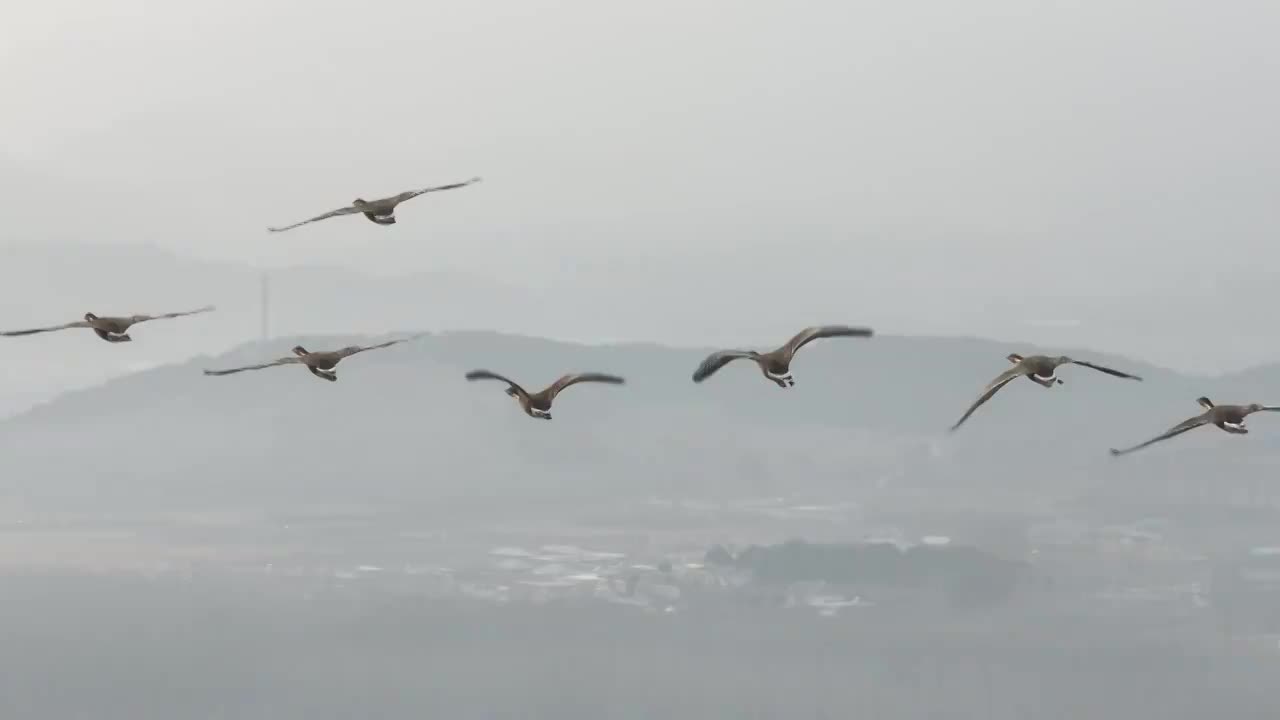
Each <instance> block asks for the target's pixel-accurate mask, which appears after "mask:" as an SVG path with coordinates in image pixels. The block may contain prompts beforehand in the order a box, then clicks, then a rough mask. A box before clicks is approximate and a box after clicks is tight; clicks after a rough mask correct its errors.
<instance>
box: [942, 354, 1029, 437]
mask: <svg viewBox="0 0 1280 720" xmlns="http://www.w3.org/2000/svg"><path fill="white" fill-rule="evenodd" d="M1025 374H1027V373H1026V370H1024V369H1023V368H1022V364H1021V363H1019V364H1017V365H1014V366H1013V367H1011V368H1009V369H1008V370H1005V371H1004V372H1002V373H1000V374H999V375H997V376H996V379H995V380H992V381H991V383H990V384H988V385H987V387H986V388H984V389H983V391H982V396H981V397H979V398H978V399H977V401H976V402H974V403H973V404H972V405H970V406H969V409H968V410H965V411H964V415H961V416H960V419H959V420H957V421H956V424H955V425H952V426H951V431H952V432H955V431H956V429H957V428H959V427H960V426H961V425H963V424H964V421H965V420H968V419H969V416H970V415H972V414H973V411H974V410H977V409H978V408H980V407H982V404H983V403H985V402H986V401H988V400H990V399H991V398H992V397H993V396H994V395H995V394H996V393H998V392H1000V388H1002V387H1004V386H1005V385H1008V384H1009V383H1011V382H1013V381H1014V380H1017V379H1018V378H1020V377H1022V376H1023V375H1025Z"/></svg>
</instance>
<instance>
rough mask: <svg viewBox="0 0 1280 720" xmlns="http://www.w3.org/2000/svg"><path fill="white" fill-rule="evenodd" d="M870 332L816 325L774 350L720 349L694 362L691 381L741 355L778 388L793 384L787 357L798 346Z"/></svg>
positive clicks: (703, 377) (789, 356) (794, 351)
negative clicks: (694, 367)
mask: <svg viewBox="0 0 1280 720" xmlns="http://www.w3.org/2000/svg"><path fill="white" fill-rule="evenodd" d="M871 334H872V331H871V328H862V327H849V326H847V325H819V326H815V327H808V328H805V329H804V330H801V331H800V332H799V333H797V334H796V336H795V337H793V338H791V339H790V340H788V341H787V342H786V344H785V345H783V346H782V347H780V348H778V349H777V350H770V351H769V352H765V353H759V352H756V351H754V350H720V351H718V352H713V353H711V354H710V355H708V356H707V358H706V359H705V360H703V361H702V364H700V365H698V369H697V370H694V372H693V381H694V382H696V383H700V382H702V381H703V380H706V379H707V378H709V377H711V376H712V375H714V374H715V372H716V371H717V370H719V369H720V368H722V367H724V366H725V365H727V364H729V363H730V362H732V361H734V360H737V359H739V358H745V359H747V360H751V361H753V362H755V364H756V365H758V366H760V372H762V373H764V376H765V378H766V379H768V380H770V381H772V382H774V383H775V384H777V386H778V387H780V388H788V387H793V386H794V385H795V384H796V381H795V379H794V378H792V377H791V360H792V358H794V357H795V355H796V352H797V351H798V350H799V349H800V348H802V347H804V346H805V345H807V344H809V343H810V342H812V341H814V340H820V339H822V338H831V337H871Z"/></svg>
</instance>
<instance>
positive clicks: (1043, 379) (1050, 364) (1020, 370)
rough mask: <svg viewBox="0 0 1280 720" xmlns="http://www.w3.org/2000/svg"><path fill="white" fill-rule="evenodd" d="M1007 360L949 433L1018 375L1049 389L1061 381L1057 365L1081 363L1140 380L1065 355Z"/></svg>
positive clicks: (1012, 357)
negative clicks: (1007, 366) (1011, 365)
mask: <svg viewBox="0 0 1280 720" xmlns="http://www.w3.org/2000/svg"><path fill="white" fill-rule="evenodd" d="M1008 360H1009V361H1010V362H1012V363H1013V367H1011V368H1009V369H1008V370H1005V371H1004V372H1002V373H1000V374H999V375H997V376H996V378H995V379H994V380H992V381H991V382H990V383H988V384H987V386H986V387H985V388H983V390H982V394H981V395H979V396H978V399H977V400H976V401H974V403H973V404H972V405H970V406H969V409H968V410H966V411H965V413H964V415H962V416H961V417H960V419H959V420H957V421H956V424H955V425H952V426H951V430H952V432H954V431H956V430H957V429H959V427H960V426H961V425H963V424H964V421H965V420H968V419H969V416H970V415H972V414H973V413H974V411H975V410H977V409H978V408H979V407H982V405H983V404H985V403H986V402H987V401H988V400H990V399H991V398H992V397H994V396H995V394H996V393H998V392H1000V389H1001V388H1003V387H1004V386H1005V385H1008V384H1009V383H1011V382H1013V381H1014V380H1017V379H1018V378H1020V377H1025V378H1027V379H1028V380H1031V381H1032V382H1034V383H1036V384H1037V385H1040V386H1042V387H1047V388H1051V387H1053V386H1055V385H1061V384H1062V380H1061V379H1059V378H1058V368H1060V367H1062V366H1063V365H1081V366H1083V367H1087V368H1091V369H1093V370H1097V371H1098V372H1102V373H1106V374H1107V375H1111V376H1112V377H1119V378H1125V379H1128V380H1141V379H1142V378H1140V377H1138V376H1137V375H1130V374H1128V373H1124V372H1120V371H1119V370H1113V369H1111V368H1109V367H1103V366H1102V365H1097V364H1094V363H1091V362H1085V361H1084V360H1073V359H1071V358H1069V357H1067V356H1065V355H1059V356H1057V357H1053V356H1049V355H1028V356H1026V357H1024V356H1022V355H1018V354H1016V353H1014V354H1011V355H1009V356H1008Z"/></svg>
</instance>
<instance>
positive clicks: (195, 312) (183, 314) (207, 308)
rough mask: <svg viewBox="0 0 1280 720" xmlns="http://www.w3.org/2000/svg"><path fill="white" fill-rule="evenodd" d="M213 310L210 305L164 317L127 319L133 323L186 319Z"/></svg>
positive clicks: (153, 316) (147, 316)
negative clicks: (188, 316)
mask: <svg viewBox="0 0 1280 720" xmlns="http://www.w3.org/2000/svg"><path fill="white" fill-rule="evenodd" d="M214 309H215V308H214V307H213V306H212V305H205V306H204V307H202V308H197V309H195V310H187V311H186V312H175V313H165V314H164V315H134V316H133V317H131V318H129V319H130V320H131V321H133V322H135V323H140V322H147V321H148V320H170V319H173V318H179V317H186V316H187V315H199V314H200V313H207V312H213V311H214Z"/></svg>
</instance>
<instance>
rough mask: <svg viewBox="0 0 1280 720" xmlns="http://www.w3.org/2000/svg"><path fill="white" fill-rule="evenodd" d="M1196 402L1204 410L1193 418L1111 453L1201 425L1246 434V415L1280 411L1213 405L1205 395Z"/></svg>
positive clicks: (1128, 450)
mask: <svg viewBox="0 0 1280 720" xmlns="http://www.w3.org/2000/svg"><path fill="white" fill-rule="evenodd" d="M1196 402H1198V403H1200V407H1202V408H1204V412H1202V413H1200V414H1199V415H1197V416H1195V417H1193V418H1188V419H1186V420H1183V421H1182V422H1180V423H1178V424H1177V425H1174V426H1173V427H1171V428H1169V430H1168V431H1167V432H1165V433H1164V434H1162V435H1157V436H1156V437H1153V438H1151V439H1150V440H1148V441H1146V442H1144V443H1140V444H1138V445H1134V446H1133V447H1131V448H1125V449H1124V450H1117V449H1115V448H1111V454H1112V455H1127V454H1129V453H1131V452H1133V451H1135V450H1141V449H1142V448H1144V447H1146V446H1148V445H1154V444H1156V443H1158V442H1160V441H1161V440H1168V439H1169V438H1171V437H1174V436H1175V435H1181V434H1182V433H1184V432H1187V431H1188V430H1195V429H1196V428H1198V427H1200V426H1201V425H1217V426H1218V427H1219V428H1221V429H1223V430H1225V431H1227V432H1229V433H1231V434H1233V435H1248V434H1249V429H1248V428H1246V427H1245V426H1244V419H1245V418H1246V417H1248V416H1249V415H1252V414H1253V413H1256V412H1280V407H1276V406H1269V405H1259V404H1257V403H1254V404H1252V405H1214V404H1213V401H1212V400H1210V399H1209V398H1207V397H1202V398H1197V399H1196Z"/></svg>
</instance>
